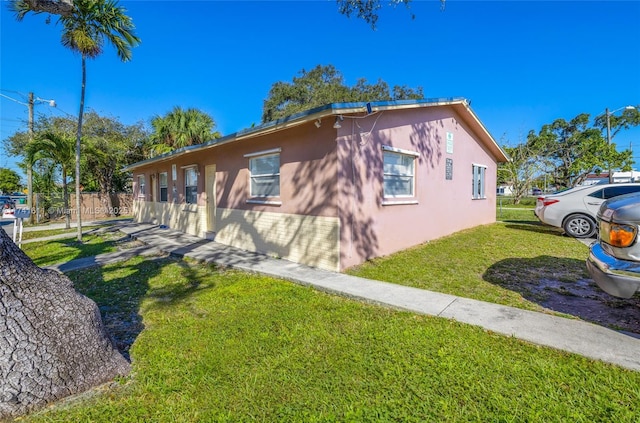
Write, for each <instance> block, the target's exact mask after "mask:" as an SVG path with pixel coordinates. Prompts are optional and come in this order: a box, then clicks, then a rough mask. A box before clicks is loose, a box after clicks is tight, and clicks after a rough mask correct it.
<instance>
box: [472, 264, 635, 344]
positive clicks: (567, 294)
mask: <svg viewBox="0 0 640 423" xmlns="http://www.w3.org/2000/svg"><path fill="white" fill-rule="evenodd" d="M483 279H484V280H486V281H487V282H490V283H492V284H495V285H499V286H501V287H503V288H505V289H509V290H511V291H514V292H517V293H519V294H520V295H522V297H523V298H525V299H527V300H529V301H531V302H534V303H536V304H539V305H541V306H542V307H544V308H546V309H549V310H552V311H555V312H559V313H564V314H568V315H571V316H575V317H577V318H580V319H582V320H586V321H589V322H592V323H596V324H599V325H602V326H606V327H610V328H612V329H617V330H622V331H627V332H633V333H636V334H640V296H638V295H636V296H635V297H633V298H631V299H628V300H625V299H620V298H616V297H613V296H611V295H609V294H607V293H605V292H604V291H602V290H601V289H600V288H599V287H598V286H597V285H596V284H595V282H593V280H591V279H590V278H589V274H588V272H587V268H586V265H585V261H583V260H576V259H570V258H559V257H552V256H538V257H535V258H530V259H525V258H509V259H505V260H501V261H499V262H497V263H495V264H493V265H492V266H491V267H490V268H489V269H487V271H486V272H485V273H484V275H483Z"/></svg>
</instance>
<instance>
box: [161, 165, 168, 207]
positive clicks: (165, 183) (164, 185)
mask: <svg viewBox="0 0 640 423" xmlns="http://www.w3.org/2000/svg"><path fill="white" fill-rule="evenodd" d="M168 196H169V184H168V181H167V172H162V173H161V174H160V201H163V202H166V201H167V200H168Z"/></svg>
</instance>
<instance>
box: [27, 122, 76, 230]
mask: <svg viewBox="0 0 640 423" xmlns="http://www.w3.org/2000/svg"><path fill="white" fill-rule="evenodd" d="M74 141H75V140H74V139H73V138H72V137H69V136H66V135H63V134H58V133H55V132H51V131H49V132H45V133H43V134H41V135H39V136H38V137H37V138H36V139H34V140H33V142H31V143H29V144H27V146H26V147H25V156H26V160H27V164H28V165H29V166H33V165H34V164H35V163H36V162H37V161H38V160H42V159H48V160H51V161H52V162H54V163H55V164H56V165H59V166H60V170H61V173H62V192H63V199H64V210H65V226H66V228H67V229H69V228H70V227H71V222H70V215H69V190H68V187H67V176H68V175H69V171H70V170H71V169H72V168H73V159H74V156H75V152H74Z"/></svg>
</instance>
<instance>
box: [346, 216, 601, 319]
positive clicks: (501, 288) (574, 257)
mask: <svg viewBox="0 0 640 423" xmlns="http://www.w3.org/2000/svg"><path fill="white" fill-rule="evenodd" d="M510 212H513V214H512V215H511V216H510V219H505V220H504V221H502V222H499V223H496V224H494V225H486V226H481V227H478V228H473V229H470V230H466V231H462V232H458V233H456V234H454V235H451V236H448V237H444V238H441V239H438V240H435V241H432V242H429V243H427V244H423V245H420V246H417V247H414V248H411V249H408V250H404V251H401V252H399V253H396V254H393V255H390V256H387V257H382V258H378V259H374V260H371V261H369V262H367V263H364V264H362V265H360V266H358V267H355V268H353V269H350V270H349V271H348V273H349V274H352V275H356V276H361V277H364V278H369V279H376V280H382V281H388V282H393V283H397V284H401V285H409V286H414V287H417V288H422V289H428V290H431V291H438V292H443V293H447V294H452V295H458V296H462V297H467V298H473V299H477V300H482V301H488V302H493V303H497V304H504V305H508V306H513V307H520V308H524V309H528V310H535V311H541V310H542V309H543V308H542V307H541V306H540V305H538V304H537V303H536V300H537V297H536V296H537V295H538V293H537V292H535V291H534V290H531V289H530V287H529V286H528V283H529V282H530V281H531V280H539V279H544V278H551V279H558V280H563V281H574V282H577V281H580V280H583V279H586V278H588V277H589V275H588V272H587V269H586V265H585V259H586V257H587V255H588V248H587V247H586V246H585V245H584V244H582V243H580V242H578V241H577V240H575V239H572V238H569V237H566V236H563V235H562V234H561V233H560V232H559V231H556V230H554V229H553V228H549V227H546V226H543V225H541V224H539V223H538V222H536V221H534V220H533V219H535V217H534V216H533V214H532V213H531V212H530V211H527V210H510Z"/></svg>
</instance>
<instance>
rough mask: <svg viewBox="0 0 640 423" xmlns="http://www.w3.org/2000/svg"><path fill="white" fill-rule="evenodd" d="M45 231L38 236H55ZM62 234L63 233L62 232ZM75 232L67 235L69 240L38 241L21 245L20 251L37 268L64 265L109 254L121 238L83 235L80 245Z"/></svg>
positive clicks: (105, 235) (108, 234)
mask: <svg viewBox="0 0 640 423" xmlns="http://www.w3.org/2000/svg"><path fill="white" fill-rule="evenodd" d="M50 232H52V231H46V234H45V235H42V234H43V233H42V232H37V233H39V234H40V236H50V235H56V234H55V233H50ZM62 233H64V232H62ZM75 236H76V235H75V232H73V233H69V238H66V239H59V240H53V241H40V242H32V243H26V244H22V250H23V251H24V252H25V253H26V254H27V255H28V256H29V257H31V259H32V260H33V261H34V263H35V264H37V265H38V266H48V265H52V264H57V263H64V262H67V261H70V260H74V259H78V258H83V257H91V256H95V255H97V254H102V253H111V252H113V251H116V250H117V247H116V244H117V243H116V241H117V240H118V239H120V238H122V237H123V235H122V234H120V233H117V232H116V233H109V232H105V233H101V234H84V235H83V236H82V243H79V242H77V241H76V238H75ZM31 239H33V238H31Z"/></svg>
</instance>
